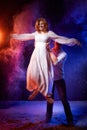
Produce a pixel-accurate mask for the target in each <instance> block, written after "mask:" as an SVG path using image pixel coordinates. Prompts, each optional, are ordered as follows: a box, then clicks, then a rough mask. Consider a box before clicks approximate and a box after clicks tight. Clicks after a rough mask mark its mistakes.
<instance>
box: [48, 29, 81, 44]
mask: <svg viewBox="0 0 87 130" xmlns="http://www.w3.org/2000/svg"><path fill="white" fill-rule="evenodd" d="M49 35H50V38H51V39H53V40H54V41H55V42H58V43H60V44H65V45H68V46H74V45H81V43H80V42H79V41H78V40H77V39H75V38H67V37H64V36H59V35H57V34H55V33H54V32H52V31H50V32H49Z"/></svg>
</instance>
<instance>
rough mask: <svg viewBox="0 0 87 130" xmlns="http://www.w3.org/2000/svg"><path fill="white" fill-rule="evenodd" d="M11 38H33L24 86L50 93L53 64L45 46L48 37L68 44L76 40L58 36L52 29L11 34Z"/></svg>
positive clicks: (45, 93)
mask: <svg viewBox="0 0 87 130" xmlns="http://www.w3.org/2000/svg"><path fill="white" fill-rule="evenodd" d="M12 38H15V39H18V40H23V41H24V40H31V39H34V40H35V48H34V51H33V53H32V56H31V59H30V62H29V65H28V68H27V76H26V77H27V79H26V81H27V83H26V88H27V90H29V91H31V92H32V91H33V90H35V89H37V88H38V90H39V92H40V93H42V94H43V95H44V96H46V95H47V94H51V93H52V86H53V80H54V75H53V65H52V61H51V58H50V55H49V52H48V50H47V48H46V46H47V44H48V43H50V42H49V41H50V39H52V40H54V41H56V42H58V43H60V44H66V45H69V46H72V45H74V44H76V42H77V40H76V39H74V38H66V37H62V36H59V35H57V34H55V33H54V32H52V31H48V32H47V33H38V32H37V31H36V32H34V33H31V34H13V35H12Z"/></svg>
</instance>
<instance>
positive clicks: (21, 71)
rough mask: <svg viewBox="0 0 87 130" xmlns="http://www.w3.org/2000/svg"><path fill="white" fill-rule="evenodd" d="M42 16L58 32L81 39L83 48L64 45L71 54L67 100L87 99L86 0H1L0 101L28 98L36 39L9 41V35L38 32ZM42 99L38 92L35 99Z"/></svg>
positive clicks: (66, 70) (68, 60)
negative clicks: (29, 68)
mask: <svg viewBox="0 0 87 130" xmlns="http://www.w3.org/2000/svg"><path fill="white" fill-rule="evenodd" d="M39 17H44V18H46V20H47V21H48V23H49V29H50V30H53V31H54V32H55V33H57V34H59V35H63V36H67V37H74V38H77V39H78V40H79V41H80V42H81V44H82V46H81V47H79V46H73V47H69V46H65V45H63V49H64V50H65V51H66V52H67V54H68V57H67V60H66V63H65V74H64V76H65V80H66V85H67V96H68V99H69V100H87V0H84V1H83V0H76V1H74V0H43V1H41V0H3V1H2V0H1V1H0V100H27V97H28V95H29V94H30V93H29V92H28V91H27V90H26V87H25V86H26V69H27V66H28V63H29V60H30V56H31V54H32V51H33V49H34V46H33V41H27V42H20V41H17V40H11V39H10V40H9V35H10V34H11V33H13V32H15V33H31V32H33V31H35V30H34V23H35V20H36V19H37V18H39ZM43 99H44V98H43V97H42V95H41V94H39V95H38V96H37V97H36V99H35V100H43ZM55 99H59V98H58V96H57V93H56V91H55Z"/></svg>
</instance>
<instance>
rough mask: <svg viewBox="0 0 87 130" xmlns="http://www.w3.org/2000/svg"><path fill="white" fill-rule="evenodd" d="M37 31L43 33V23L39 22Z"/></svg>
mask: <svg viewBox="0 0 87 130" xmlns="http://www.w3.org/2000/svg"><path fill="white" fill-rule="evenodd" d="M39 30H40V31H44V22H43V21H40V22H39Z"/></svg>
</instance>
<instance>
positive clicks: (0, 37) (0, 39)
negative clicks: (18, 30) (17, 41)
mask: <svg viewBox="0 0 87 130" xmlns="http://www.w3.org/2000/svg"><path fill="white" fill-rule="evenodd" d="M2 41H3V34H2V32H1V31H0V43H2Z"/></svg>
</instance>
